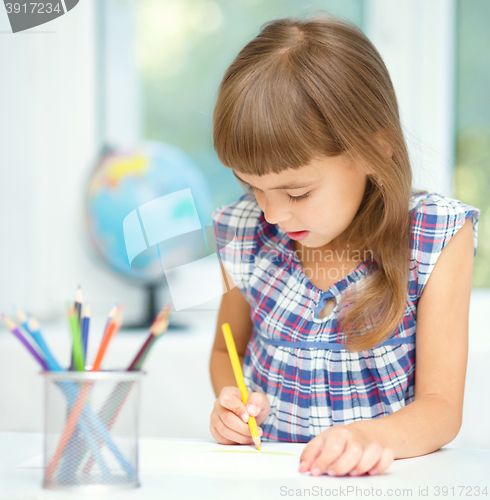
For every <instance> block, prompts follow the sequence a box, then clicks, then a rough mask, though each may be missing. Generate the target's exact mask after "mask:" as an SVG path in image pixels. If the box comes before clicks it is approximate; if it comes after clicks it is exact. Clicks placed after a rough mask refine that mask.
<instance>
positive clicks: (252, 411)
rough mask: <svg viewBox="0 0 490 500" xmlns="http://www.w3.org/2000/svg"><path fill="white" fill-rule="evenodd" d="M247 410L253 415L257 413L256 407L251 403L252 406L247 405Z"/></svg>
mask: <svg viewBox="0 0 490 500" xmlns="http://www.w3.org/2000/svg"><path fill="white" fill-rule="evenodd" d="M248 412H249V413H250V415H255V414H256V413H257V407H256V406H254V405H252V406H249V407H248Z"/></svg>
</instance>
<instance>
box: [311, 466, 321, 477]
mask: <svg viewBox="0 0 490 500" xmlns="http://www.w3.org/2000/svg"><path fill="white" fill-rule="evenodd" d="M321 473H322V471H321V470H320V469H317V468H316V467H315V468H314V469H311V475H312V476H319V475H320V474H321Z"/></svg>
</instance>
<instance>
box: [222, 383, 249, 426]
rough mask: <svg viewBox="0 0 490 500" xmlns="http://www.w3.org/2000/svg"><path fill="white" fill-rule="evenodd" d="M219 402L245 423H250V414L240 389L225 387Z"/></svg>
mask: <svg viewBox="0 0 490 500" xmlns="http://www.w3.org/2000/svg"><path fill="white" fill-rule="evenodd" d="M217 402H219V404H220V405H221V406H222V407H223V408H226V409H227V410H230V411H231V412H233V413H234V414H235V415H238V416H239V417H240V418H241V419H242V420H243V421H244V422H245V423H247V422H248V412H247V410H246V408H245V405H244V404H243V402H242V394H241V392H240V389H238V387H224V388H223V389H222V390H221V392H220V395H219V397H218V399H217Z"/></svg>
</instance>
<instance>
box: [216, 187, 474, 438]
mask: <svg viewBox="0 0 490 500" xmlns="http://www.w3.org/2000/svg"><path fill="white" fill-rule="evenodd" d="M413 210H414V211H415V214H414V219H413V225H412V239H411V259H410V274H409V282H408V287H407V303H406V308H405V314H404V317H403V319H402V320H401V321H400V323H399V326H398V328H397V329H396V331H395V332H393V335H392V337H391V338H390V339H388V340H387V341H386V342H384V343H382V344H380V345H379V346H376V347H374V348H372V349H369V350H366V351H362V352H349V351H347V350H346V349H345V348H344V347H343V346H342V344H341V342H342V341H343V340H345V338H343V336H342V332H341V331H340V330H339V328H338V326H337V318H338V317H339V316H340V313H341V312H342V310H343V309H342V308H343V307H346V304H344V303H343V302H342V299H343V296H344V294H345V292H346V291H347V289H348V288H349V287H357V286H358V285H359V284H361V283H362V281H363V279H365V277H366V276H367V274H368V273H369V271H370V270H372V269H373V266H374V269H375V268H376V263H375V262H373V261H371V260H367V261H364V262H362V263H361V264H359V266H358V267H357V268H356V269H354V270H353V271H352V272H351V273H350V274H348V275H347V276H346V277H345V278H344V279H342V280H340V281H338V282H336V283H334V284H333V285H332V286H330V287H329V288H328V290H326V291H324V290H321V289H319V288H317V287H315V286H314V285H313V284H312V283H311V282H310V280H309V278H308V277H307V275H306V274H305V273H304V270H303V268H302V266H301V263H300V261H299V260H298V258H297V255H296V253H295V251H294V246H293V241H292V240H291V239H290V238H289V237H288V236H287V234H286V233H285V232H284V231H282V230H281V229H279V227H278V226H277V225H271V224H269V223H268V222H267V221H266V220H265V218H264V214H263V212H262V211H261V210H260V207H259V206H258V204H257V202H256V200H255V197H254V196H253V195H251V194H248V193H246V194H243V195H242V196H240V197H239V198H238V200H237V201H235V202H234V203H232V204H230V205H228V206H221V207H218V208H217V209H216V210H215V211H214V212H213V215H212V218H213V225H214V229H215V237H216V244H217V247H218V249H219V255H220V258H221V261H222V263H223V265H224V267H225V269H226V270H227V271H228V273H229V274H230V275H231V277H232V278H233V281H234V283H235V284H236V286H237V287H238V288H239V290H240V291H241V293H242V294H243V295H244V296H245V298H246V300H247V301H248V303H249V304H250V307H251V318H252V321H253V325H254V327H253V332H252V337H251V339H250V342H249V344H248V347H247V350H246V354H245V360H244V366H243V373H244V377H245V382H246V385H247V387H248V388H249V390H251V391H258V392H264V393H265V394H266V395H267V397H268V398H269V401H270V403H271V412H270V415H269V417H268V418H267V420H266V421H265V422H264V424H263V425H262V429H263V431H264V435H263V439H264V440H277V441H290V442H307V441H309V440H310V439H312V438H313V437H314V436H316V435H318V434H319V433H320V432H322V431H323V430H325V429H327V428H328V427H330V426H332V425H334V424H347V423H350V422H354V421H357V420H366V419H372V418H377V417H381V416H384V415H389V414H391V413H393V412H395V411H397V410H399V409H400V408H402V407H404V406H405V405H407V404H408V403H410V402H412V401H413V398H414V382H415V378H414V375H415V331H416V325H417V303H418V300H419V298H420V296H421V294H422V291H423V290H424V286H425V284H426V283H427V281H428V279H429V276H430V274H431V272H432V270H433V269H434V266H435V264H436V262H437V259H438V257H439V255H440V254H441V251H442V249H443V248H444V247H445V245H446V244H447V242H448V241H449V240H450V239H451V237H452V236H454V234H456V232H457V231H458V229H459V228H460V227H462V226H463V224H464V222H465V220H466V219H467V218H471V221H472V224H473V240H474V252H475V255H476V247H477V238H478V219H479V215H480V211H479V209H477V208H475V207H472V206H469V205H466V204H464V203H462V202H461V201H459V200H455V199H452V198H448V197H445V196H442V195H439V194H437V193H422V194H421V193H416V192H413V193H412V198H411V204H410V212H412V211H413ZM330 298H333V299H334V300H335V306H334V308H333V310H332V311H331V313H330V314H329V315H328V316H326V317H324V318H319V317H318V313H319V312H320V311H321V310H322V309H323V308H324V306H325V305H326V303H327V301H328V300H329V299H330Z"/></svg>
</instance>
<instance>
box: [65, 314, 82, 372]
mask: <svg viewBox="0 0 490 500" xmlns="http://www.w3.org/2000/svg"><path fill="white" fill-rule="evenodd" d="M68 317H69V319H70V326H71V333H72V336H73V364H74V368H75V371H77V372H84V371H85V359H84V355H83V344H82V337H81V335H80V322H79V321H78V315H77V312H76V310H75V308H74V307H70V308H69V309H68Z"/></svg>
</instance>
